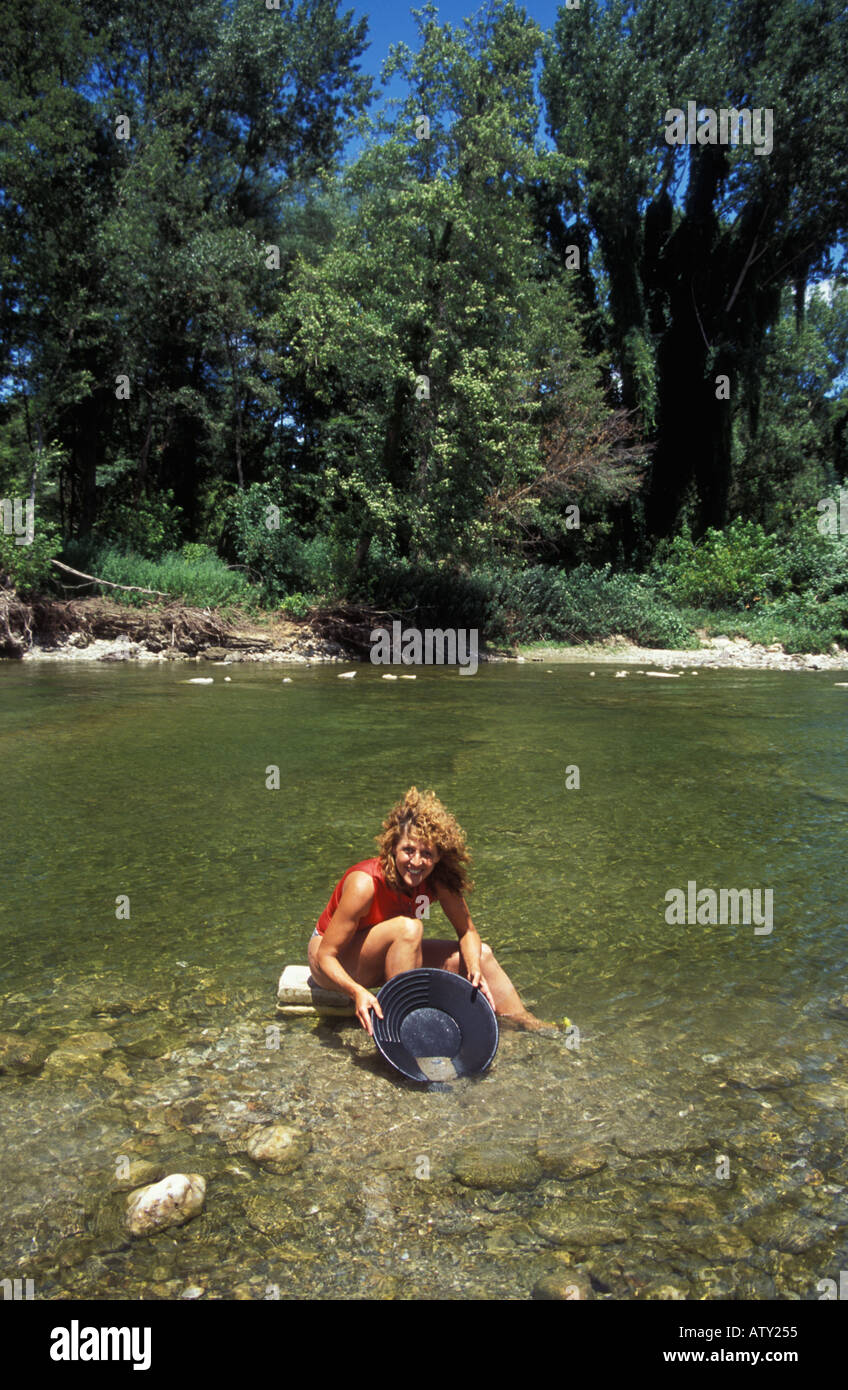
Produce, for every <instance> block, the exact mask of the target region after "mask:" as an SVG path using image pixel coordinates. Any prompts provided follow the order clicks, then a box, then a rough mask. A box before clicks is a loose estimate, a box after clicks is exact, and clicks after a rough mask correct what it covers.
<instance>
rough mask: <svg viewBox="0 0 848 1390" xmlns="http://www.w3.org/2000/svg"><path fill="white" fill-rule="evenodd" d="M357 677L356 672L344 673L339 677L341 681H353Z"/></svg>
mask: <svg viewBox="0 0 848 1390" xmlns="http://www.w3.org/2000/svg"><path fill="white" fill-rule="evenodd" d="M355 675H356V672H355V671H342V673H341V675H340V676H339V680H340V681H352V680H353V678H354V676H355Z"/></svg>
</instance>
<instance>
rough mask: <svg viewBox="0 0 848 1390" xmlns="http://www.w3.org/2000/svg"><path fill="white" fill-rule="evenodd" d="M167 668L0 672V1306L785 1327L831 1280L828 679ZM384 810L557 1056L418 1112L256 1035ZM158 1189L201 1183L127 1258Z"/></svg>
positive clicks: (518, 1058)
mask: <svg viewBox="0 0 848 1390" xmlns="http://www.w3.org/2000/svg"><path fill="white" fill-rule="evenodd" d="M194 669H195V668H194V667H192V666H188V665H180V666H174V665H167V666H163V667H159V666H155V667H153V666H144V667H140V666H136V665H133V664H129V663H127V664H122V665H117V666H116V665H109V666H102V665H98V664H96V663H85V662H75V663H73V664H71V663H68V664H67V665H64V664H59V663H57V664H49V665H48V664H44V665H39V664H37V663H32V664H30V663H24V664H16V663H11V662H5V663H2V664H0V753H2V767H3V779H2V788H3V791H2V804H0V843H2V846H3V864H4V873H3V894H2V902H1V903H0V941H2V983H0V1000H1V1002H0V1033H2V1042H3V1048H4V1049H5V1051H3V1048H0V1055H3V1056H6V1057H7V1059H11V1060H9V1061H8V1062H7V1068H6V1071H5V1072H4V1073H3V1074H0V1114H2V1125H0V1155H2V1171H3V1174H4V1190H3V1198H2V1212H3V1218H4V1219H3V1222H2V1228H0V1272H2V1274H3V1276H4V1277H8V1278H13V1277H23V1278H31V1279H32V1280H33V1285H34V1288H35V1294H36V1297H39V1298H57V1297H79V1298H85V1299H102V1298H139V1297H143V1298H162V1299H177V1298H226V1299H229V1298H275V1297H279V1298H281V1299H309V1298H317V1297H322V1296H332V1297H336V1298H338V1297H344V1298H368V1299H374V1298H379V1299H384V1298H401V1299H406V1298H408V1299H416V1298H417V1299H423V1298H426V1299H433V1298H450V1299H500V1298H507V1299H524V1298H528V1297H530V1296H531V1294H532V1293H533V1291H534V1290H536V1292H537V1296H538V1293H539V1292H540V1290H541V1291H547V1292H548V1293H550V1295H551V1296H555V1297H572V1298H595V1299H673V1298H678V1297H686V1298H697V1299H703V1298H707V1299H709V1298H741V1299H773V1298H789V1299H805V1300H807V1299H816V1298H819V1297H820V1296H821V1295H820V1293H819V1292H818V1291H817V1290H818V1286H819V1282H820V1281H821V1280H824V1279H826V1278H833V1279H836V1280H838V1278H839V1271H840V1269H845V1268H848V1202H846V1184H848V1165H846V1162H845V1157H844V1135H845V1111H846V1106H848V1064H846V1057H845V1042H846V1037H847V1036H848V1032H846V1030H848V996H845V994H844V991H845V988H846V986H845V983H844V953H845V944H844V943H845V927H846V922H848V882H847V881H846V875H845V873H844V865H843V861H844V847H845V844H846V831H848V775H846V768H848V721H846V701H848V690H845V689H842V688H838V687H837V686H836V684H835V677H834V673H832V672H797V673H786V672H778V671H737V670H726V671H713V670H702V671H700V672H698V673H697V674H693V673H691V672H688V671H687V672H685V673H684V674H683V675H682V676H680V678H679V679H656V678H651V677H649V676H647V675H644V674H639V673H638V672H637V670H636V669H635V668H633V669H631V670H630V673H629V675H628V676H627V677H626V678H621V677H617V676H616V673H615V670H614V668H613V667H611V666H606V667H602V666H598V667H597V669H596V670H595V674H591V672H592V670H593V668H591V667H590V666H589V665H588V664H567V663H562V664H556V665H554V666H552V667H550V668H548V667H546V666H545V665H544V664H542V665H540V664H538V663H527V664H525V665H515V664H512V663H509V664H507V663H504V664H490V665H483V666H481V667H480V669H479V671H478V672H477V674H476V675H475V676H473V678H472V677H467V676H466V677H461V676H460V674H459V672H458V671H456V670H447V669H434V668H424V669H419V670H418V672H417V678H416V680H415V681H396V682H389V681H384V680H382V679H381V674H380V672H379V669H378V668H372V667H368V666H362V667H359V668H358V672H357V676H356V678H355V679H354V680H340V679H339V678H338V677H339V673H338V669H337V668H336V667H333V666H317V667H311V668H304V667H292V668H289V669H288V671H286V668H281V667H279V666H262V665H251V666H247V665H233V666H228V667H226V668H223V667H220V666H216V667H206V668H205V671H204V674H206V673H208V672H210V671H211V673H212V675H213V676H214V682H213V684H211V685H196V684H189V683H187V681H188V676H189V675H191V674H193V673H194ZM284 674H290V676H291V680H290V681H289V682H288V683H284V681H283V675H284ZM225 675H228V676H230V677H231V679H230V680H225V679H224V677H225ZM274 768H276V769H279V775H278V778H275V776H274V773H273V771H272V770H273V769H274ZM269 769H270V770H271V771H269ZM275 780H276V781H278V782H279V786H278V788H274V782H275ZM269 783H270V785H269ZM413 783H414V784H416V785H417V786H418V787H419V788H422V789H423V788H424V787H433V788H434V789H435V791H436V792H437V793H438V795H439V796H440V797H441V799H442V800H443V801H444V802H445V804H446V805H447V806H448V808H449V809H450V810H451V811H453V812H454V814H455V815H456V816H457V818H458V820H459V821H460V823H461V824H462V826H463V827H464V829H465V831H466V833H467V835H468V839H469V844H470V846H471V850H472V854H473V870H472V871H473V876H474V878H475V881H476V889H475V891H474V893H473V894H472V895H471V897H470V900H469V901H470V906H471V910H472V915H473V917H474V920H475V923H476V924H477V926H478V928H479V930H480V932H481V934H482V936H483V937H484V939H485V940H488V941H489V942H490V944H491V945H492V947H493V949H494V950H495V952H496V954H497V956H498V958H499V959H500V961H501V962H502V964H503V965H504V966H505V968H506V969H507V970H508V971H509V973H510V975H511V976H512V978H513V979H514V981H515V983H516V985H517V986H518V988H519V991H520V992H521V994H522V997H523V998H524V999H525V1000H526V1001H527V1002H528V1003H529V1004H530V1006H531V1007H532V1008H533V1009H534V1010H535V1011H536V1012H537V1013H538V1014H540V1015H541V1016H543V1017H544V1018H546V1019H551V1020H555V1021H557V1022H558V1023H560V1024H561V1025H563V1027H562V1029H561V1031H560V1033H559V1034H558V1035H557V1036H554V1037H537V1036H533V1035H529V1034H524V1033H515V1032H503V1033H502V1036H501V1040H500V1046H499V1051H498V1054H497V1057H496V1060H495V1063H494V1065H493V1067H492V1069H491V1071H490V1072H489V1073H488V1074H487V1075H485V1076H483V1077H478V1078H473V1079H466V1080H464V1081H459V1082H456V1083H454V1084H452V1085H441V1086H433V1087H430V1088H422V1087H418V1086H415V1085H413V1084H412V1083H407V1082H405V1081H403V1080H402V1079H400V1078H399V1077H398V1076H397V1075H396V1074H394V1073H390V1072H389V1070H388V1068H387V1066H386V1065H385V1064H384V1063H383V1062H382V1061H381V1060H380V1059H379V1057H378V1056H377V1055H376V1053H375V1050H374V1047H373V1044H372V1043H371V1042H370V1040H369V1039H368V1038H367V1037H366V1036H365V1035H364V1034H363V1033H362V1031H361V1030H360V1029H358V1027H357V1026H356V1025H355V1024H353V1023H349V1022H346V1021H332V1022H327V1021H318V1020H314V1019H306V1020H287V1021H284V1022H280V1023H277V1021H276V1020H275V1015H274V997H275V987H276V980H277V978H278V976H279V973H280V971H281V969H282V967H283V966H284V965H286V964H288V963H292V962H304V961H305V952H306V943H307V940H308V937H309V934H310V932H311V930H312V927H313V925H314V922H315V919H316V918H317V916H318V914H319V913H320V912H321V910H322V909H323V907H324V905H325V904H326V901H327V899H328V897H329V895H330V892H331V890H332V888H333V885H334V884H335V882H336V880H337V879H338V878H339V877H340V875H341V873H342V872H343V871H344V869H345V868H347V867H348V866H349V865H350V864H351V863H354V862H356V861H357V860H359V859H363V858H367V857H369V856H370V855H371V854H372V853H374V852H375V851H374V836H375V835H376V833H377V831H378V830H379V826H380V822H381V820H382V818H383V816H384V815H385V814H386V812H387V811H388V809H389V807H390V806H391V805H392V804H393V802H394V801H395V800H397V799H398V798H399V797H400V796H401V795H402V794H403V792H404V791H405V790H406V789H407V787H409V786H410V785H412V784H413ZM578 784H579V785H578ZM690 885H692V886H691V887H690ZM746 889H747V890H750V892H751V894H752V903H753V904H754V905H755V904H756V903H757V901H759V903H760V907H761V914H760V917H759V918H755V919H751V916H750V914H748V918H749V919H748V920H747V921H742V920H738V918H739V916H741V915H744V913H742V912H741V911H740V912H739V913H735V914H734V916H735V920H730V919H728V913H727V912H725V913H724V914H723V915H724V917H725V919H727V920H721V917H722V914H721V913H720V912H719V911H718V910H717V911H716V913H715V914H712V918H713V920H711V914H710V912H709V909H708V904H709V897H710V895H709V893H705V892H704V890H712V892H713V893H714V895H715V900H716V903H717V904H718V903H719V902H720V895H721V894H722V891H724V900H725V907H726V906H727V900H728V892H729V890H737V892H738V894H739V896H738V898H737V897H736V895H731V900H733V899H734V898H735V899H736V901H737V903H738V904H741V905H742V906H743V907H744V903H745V895H744V893H742V891H741V890H746ZM674 890H680V891H679V894H678V895H677V896H678V898H679V900H680V902H681V903H682V904H683V906H682V909H681V910H680V911H677V912H676V911H675V909H674ZM758 893H759V895H760V896H759V898H758V897H757V894H758ZM697 894H700V895H701V896H700V898H699V899H697V901H698V902H699V903H700V904H701V905H702V906H701V911H700V920H698V913H697V911H696V912H690V911H689V910H688V900H690V899H691V900H695V895H697ZM766 903H768V904H769V910H768V914H766V913H765V910H764V908H765V904H766ZM440 917H441V914H440V912H439V910H438V909H435V910H434V913H433V916H432V918H431V920H430V922H429V923H428V924H427V934H428V935H446V934H450V928H449V927H448V924H447V923H446V922H445V921H444V919H442V920H441V921H438V920H437V918H440ZM565 1019H567V1020H570V1023H571V1027H569V1028H567V1027H565V1026H564V1020H565ZM21 1058H23V1060H21ZM272 1124H277V1125H286V1126H291V1127H294V1128H295V1129H297V1130H298V1131H299V1134H300V1136H301V1140H302V1145H303V1151H304V1154H305V1156H304V1157H302V1161H301V1162H300V1164H299V1166H298V1167H296V1168H295V1170H294V1171H293V1172H290V1173H279V1172H278V1173H274V1172H269V1171H268V1170H267V1169H266V1168H263V1167H262V1166H260V1165H259V1164H257V1163H254V1161H253V1160H252V1159H251V1158H250V1157H249V1156H248V1155H247V1153H246V1145H247V1142H248V1140H249V1137H250V1135H251V1134H252V1133H253V1132H255V1130H256V1127H258V1126H267V1125H272ZM128 1172H129V1174H130V1176H129V1177H127V1174H128ZM173 1172H186V1173H199V1174H201V1175H202V1176H204V1178H205V1180H206V1184H207V1195H206V1204H205V1209H204V1212H203V1214H202V1215H201V1216H200V1217H198V1218H196V1219H195V1220H193V1221H191V1222H189V1223H188V1224H187V1225H185V1226H182V1227H180V1228H177V1229H174V1230H170V1231H168V1232H163V1233H161V1234H159V1235H157V1236H154V1237H152V1238H141V1239H131V1238H130V1237H128V1235H127V1233H126V1231H125V1229H124V1226H123V1215H124V1209H125V1205H126V1200H127V1197H126V1194H127V1191H128V1190H129V1189H130V1187H132V1186H134V1185H136V1186H137V1185H138V1182H139V1178H140V1175H145V1176H144V1180H145V1181H146V1180H152V1178H154V1177H157V1176H164V1175H165V1174H167V1173H173Z"/></svg>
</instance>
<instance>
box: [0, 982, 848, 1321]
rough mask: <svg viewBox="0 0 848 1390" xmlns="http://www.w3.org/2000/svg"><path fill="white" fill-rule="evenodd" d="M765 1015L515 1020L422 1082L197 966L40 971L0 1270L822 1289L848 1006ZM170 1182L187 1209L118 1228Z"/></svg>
mask: <svg viewBox="0 0 848 1390" xmlns="http://www.w3.org/2000/svg"><path fill="white" fill-rule="evenodd" d="M757 1013H758V1010H757V1004H756V1000H755V999H754V1000H752V999H751V998H743V997H742V996H741V994H740V997H739V998H738V999H728V1001H727V1005H726V1016H727V1018H728V1020H729V1023H728V1031H727V1034H726V1036H727V1037H728V1038H732V1041H729V1042H727V1043H726V1045H723V1046H720V1047H719V1048H718V1049H717V1050H716V1051H706V1050H705V1049H704V1046H703V1043H704V1039H703V1038H701V1039H699V1036H698V1028H697V1026H695V1027H694V1028H693V1029H692V1030H691V1031H690V1032H689V1033H687V1034H686V1035H682V1034H680V1033H679V1031H678V1029H677V1028H676V1027H675V1028H673V1029H669V1030H667V1031H665V1032H664V1031H663V1030H662V1028H659V1029H658V1028H657V1026H656V1024H653V1025H652V1026H651V1028H650V1029H645V1031H641V1030H640V1028H639V1026H638V1020H634V1021H633V1024H632V1026H631V1027H630V1028H629V1029H628V1031H627V1033H626V1034H624V1035H621V1036H619V1035H617V1034H615V1033H613V1034H607V1035H604V1036H593V1034H592V1027H591V1019H584V1020H580V1023H581V1024H582V1027H583V1031H582V1032H580V1031H579V1030H578V1033H577V1034H575V1032H574V1030H571V1031H563V1032H561V1033H560V1034H559V1035H558V1036H555V1037H539V1036H534V1035H529V1034H524V1033H516V1032H507V1033H503V1034H502V1036H501V1041H500V1048H499V1052H498V1055H497V1058H496V1060H495V1063H494V1066H493V1068H492V1069H491V1071H490V1072H489V1073H488V1074H487V1075H486V1076H484V1077H480V1078H474V1079H466V1080H464V1081H460V1082H457V1083H453V1084H451V1085H449V1086H446V1085H433V1086H430V1087H427V1088H425V1087H419V1086H414V1085H412V1084H411V1083H406V1082H404V1081H403V1080H402V1079H399V1078H398V1077H397V1076H396V1075H395V1074H390V1073H389V1071H388V1069H387V1067H386V1065H385V1064H384V1063H383V1062H382V1061H381V1060H380V1059H379V1057H378V1056H377V1054H376V1052H375V1049H374V1046H373V1044H372V1043H371V1041H370V1039H369V1038H367V1037H366V1035H365V1034H364V1033H363V1032H362V1031H361V1030H360V1029H359V1028H358V1027H357V1026H356V1025H355V1024H353V1023H349V1022H346V1021H343V1020H334V1021H332V1022H322V1021H320V1020H317V1019H307V1020H296V1021H285V1022H280V1023H275V1022H274V1021H273V1019H272V1016H271V1011H270V1008H269V1001H268V1000H267V999H265V998H260V997H258V996H254V997H251V995H250V994H249V992H247V991H244V992H242V993H241V994H240V995H239V997H235V996H234V995H230V994H228V992H227V991H226V989H222V988H221V985H220V983H219V981H218V979H217V977H216V975H215V973H214V972H213V971H211V970H206V969H204V968H203V967H200V966H186V967H185V968H184V969H183V970H181V971H180V978H179V979H178V980H176V981H175V980H169V979H167V978H166V977H165V976H164V974H160V973H158V972H157V971H156V970H155V969H154V970H153V971H152V972H151V978H150V980H149V982H148V983H147V984H145V985H144V986H143V987H139V986H134V985H131V984H129V983H128V982H127V980H126V979H125V978H124V977H123V976H122V975H121V973H120V972H119V971H116V970H112V971H103V972H100V973H99V974H98V975H97V976H96V977H92V978H91V979H87V980H75V979H73V978H72V977H71V976H67V977H66V978H62V979H56V980H55V981H54V982H53V985H52V987H51V988H49V989H45V990H44V991H43V992H42V993H41V994H40V995H39V997H27V998H24V997H23V996H12V997H7V998H6V999H5V1000H4V1001H3V1004H2V1006H0V1027H2V1029H3V1032H2V1036H0V1098H1V1099H2V1106H3V1116H4V1120H3V1127H2V1138H0V1145H2V1150H3V1156H4V1160H5V1161H4V1163H3V1169H4V1173H5V1174H6V1191H5V1194H4V1222H3V1227H2V1233H0V1250H1V1251H2V1256H0V1264H1V1265H2V1268H3V1270H4V1272H5V1274H6V1275H7V1276H8V1277H10V1278H11V1277H21V1278H31V1279H32V1280H33V1281H34V1290H35V1296H36V1297H37V1298H49V1299H55V1298H67V1297H78V1298H84V1299H101V1298H127V1299H138V1298H144V1299H150V1298H152V1299H180V1298H183V1299H196V1298H212V1299H233V1298H236V1299H251V1298H259V1299H264V1298H276V1297H279V1298H282V1299H303V1298H318V1297H322V1296H323V1297H326V1296H330V1295H332V1296H333V1297H334V1298H367V1299H375V1298H376V1299H393V1298H400V1299H433V1298H437V1299H442V1298H444V1299H458V1298H459V1299H525V1298H530V1297H536V1298H553V1299H572V1298H583V1299H663V1300H665V1299H704V1298H707V1299H724V1298H730V1299H775V1298H777V1299H803V1300H811V1299H817V1298H818V1297H819V1296H820V1294H819V1293H818V1291H817V1284H818V1281H820V1280H822V1279H824V1278H827V1277H831V1278H834V1277H835V1278H837V1279H838V1271H839V1269H840V1268H844V1267H845V1262H846V1258H848V1201H846V1188H848V1167H846V1163H845V1157H844V1133H845V1114H846V1108H848V1064H846V1061H845V1055H846V1054H845V1040H846V1034H845V1029H846V1027H848V996H843V997H837V998H834V999H831V1000H830V1001H828V1002H827V1003H824V1002H821V1001H820V1002H816V1003H813V1004H811V1006H810V1008H809V1009H808V1010H806V1011H802V1014H801V1016H798V1017H794V1018H793V1021H792V1026H791V1036H790V1031H787V1034H786V1036H785V1037H782V1038H777V1039H775V1037H774V1036H772V1037H771V1038H769V1039H768V1040H766V1039H764V1037H763V1035H762V1029H761V1028H760V1027H759V1024H758V1019H757ZM529 1097H532V1102H531V1103H528V1098H529ZM281 1134H282V1135H283V1136H284V1137H283V1138H281ZM173 1174H192V1175H197V1177H198V1178H201V1179H202V1180H203V1183H204V1184H205V1203H204V1205H203V1208H202V1211H201V1212H200V1214H199V1215H197V1216H195V1217H194V1219H190V1220H188V1221H187V1222H186V1224H184V1225H181V1226H179V1227H176V1228H174V1227H172V1228H170V1229H166V1230H162V1231H158V1232H154V1233H153V1234H149V1235H141V1236H134V1235H132V1234H130V1233H129V1232H128V1229H127V1225H126V1220H127V1204H128V1201H129V1200H130V1193H131V1192H133V1191H135V1190H137V1189H138V1188H140V1187H142V1186H144V1185H146V1184H150V1183H153V1182H157V1181H159V1180H160V1179H162V1178H164V1177H166V1176H168V1175H173Z"/></svg>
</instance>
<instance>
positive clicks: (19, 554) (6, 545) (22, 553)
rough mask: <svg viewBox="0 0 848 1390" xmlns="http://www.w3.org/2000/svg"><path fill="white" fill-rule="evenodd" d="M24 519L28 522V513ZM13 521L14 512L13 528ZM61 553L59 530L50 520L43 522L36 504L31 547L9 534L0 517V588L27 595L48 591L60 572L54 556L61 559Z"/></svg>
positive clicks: (29, 544)
mask: <svg viewBox="0 0 848 1390" xmlns="http://www.w3.org/2000/svg"><path fill="white" fill-rule="evenodd" d="M23 520H24V523H25V521H26V516H25V514H24V517H23ZM14 521H15V516H14V512H13V513H12V523H13V525H14ZM61 550H62V537H61V535H60V532H59V527H58V526H56V525H55V524H54V523H53V522H51V521H41V520H40V519H39V516H38V506H37V505H36V508H35V517H34V523H33V537H32V540H31V541H30V542H29V543H28V544H25V545H18V541H17V538H16V537H15V535H14V532H12V533H7V532H6V531H5V530H4V529H3V520H2V518H0V585H4V586H6V587H7V588H10V589H16V590H17V592H18V593H19V594H22V595H24V596H28V595H30V594H35V593H38V592H40V591H41V590H44V589H46V588H49V587H50V586H51V584H52V581H53V579H54V577H55V575H56V573H57V570H56V568H55V566H54V565H51V563H50V561H51V559H53V558H54V556H55V557H58V556H59V554H60V553H61Z"/></svg>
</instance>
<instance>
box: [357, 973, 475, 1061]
mask: <svg viewBox="0 0 848 1390" xmlns="http://www.w3.org/2000/svg"><path fill="white" fill-rule="evenodd" d="M379 998H380V1007H381V1009H382V1010H383V1017H382V1018H378V1017H377V1015H376V1014H374V1013H372V1015H371V1018H372V1021H373V1025H374V1041H375V1043H376V1044H377V1047H378V1048H379V1050H380V1052H381V1053H382V1055H383V1056H384V1057H385V1059H386V1061H387V1062H390V1063H391V1065H392V1066H393V1067H396V1068H397V1070H398V1071H400V1072H403V1074H404V1076H408V1077H409V1078H410V1080H412V1081H425V1082H426V1081H452V1080H454V1078H456V1077H458V1076H472V1075H474V1074H475V1073H476V1072H482V1071H485V1070H486V1068H487V1067H488V1066H491V1063H492V1061H493V1059H494V1056H495V1053H496V1052H497V1050H498V1022H497V1019H496V1018H495V1013H494V1010H493V1009H492V1006H491V1004H490V1003H489V1001H488V999H486V998H485V997H484V995H483V994H481V992H480V990H479V989H475V988H474V987H473V986H472V985H471V984H470V982H469V981H468V980H466V979H463V978H462V977H461V976H460V975H454V974H453V972H452V971H450V970H431V969H429V968H426V967H425V968H422V969H421V970H405V971H404V972H403V974H402V975H395V976H394V977H393V978H392V979H391V980H389V981H388V983H387V984H385V985H383V988H382V989H381V990H380V996H379Z"/></svg>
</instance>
